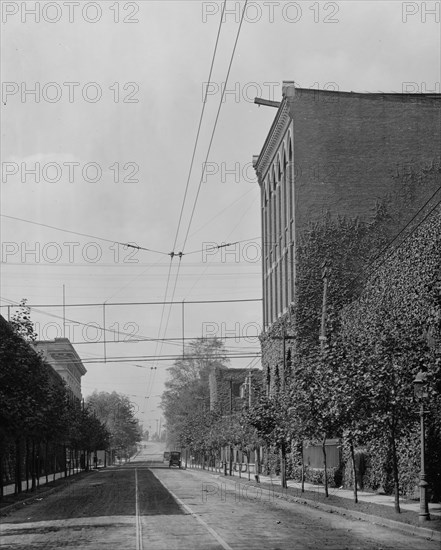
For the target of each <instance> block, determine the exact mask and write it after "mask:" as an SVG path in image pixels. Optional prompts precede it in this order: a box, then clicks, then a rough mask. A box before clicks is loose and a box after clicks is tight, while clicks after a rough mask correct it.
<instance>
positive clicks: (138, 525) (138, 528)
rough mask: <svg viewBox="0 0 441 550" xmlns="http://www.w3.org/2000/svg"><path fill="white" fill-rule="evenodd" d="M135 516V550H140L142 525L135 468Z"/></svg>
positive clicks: (136, 470) (136, 469)
mask: <svg viewBox="0 0 441 550" xmlns="http://www.w3.org/2000/svg"><path fill="white" fill-rule="evenodd" d="M135 516H136V522H135V523H136V550H142V524H141V516H140V515H139V495H138V468H135Z"/></svg>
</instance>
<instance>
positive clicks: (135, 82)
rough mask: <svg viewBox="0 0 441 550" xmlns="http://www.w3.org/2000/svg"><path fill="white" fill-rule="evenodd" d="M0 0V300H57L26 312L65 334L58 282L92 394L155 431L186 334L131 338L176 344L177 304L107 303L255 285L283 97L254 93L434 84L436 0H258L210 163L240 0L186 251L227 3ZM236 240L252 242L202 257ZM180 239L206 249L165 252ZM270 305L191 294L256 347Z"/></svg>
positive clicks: (215, 325)
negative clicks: (119, 404) (266, 160)
mask: <svg viewBox="0 0 441 550" xmlns="http://www.w3.org/2000/svg"><path fill="white" fill-rule="evenodd" d="M1 4H2V44H1V45H2V83H3V87H2V105H1V107H2V183H1V199H2V204H1V213H2V215H3V216H2V218H1V239H2V265H1V275H2V277H1V298H2V302H1V304H2V305H4V306H5V305H8V304H11V303H17V302H19V301H20V300H21V299H22V298H27V299H28V301H29V303H30V304H39V305H44V304H55V305H57V304H58V306H59V307H57V308H45V309H43V308H36V309H35V310H33V313H32V318H33V319H34V321H35V322H36V323H37V328H38V332H39V336H40V338H42V339H46V338H54V337H56V336H62V335H63V320H62V315H63V310H62V307H60V306H61V305H62V303H63V285H64V287H65V303H66V304H67V307H66V310H65V315H66V319H67V322H66V333H65V334H66V336H68V337H70V339H71V341H72V342H74V345H75V348H76V350H77V351H78V353H79V355H80V356H81V358H82V359H83V360H84V363H85V366H86V368H87V370H88V373H87V375H86V376H85V377H84V378H83V394H84V395H88V394H90V393H91V392H92V391H93V390H94V389H97V390H99V391H100V390H105V391H113V390H115V391H118V392H122V393H125V394H127V395H128V396H129V397H130V398H131V399H132V400H133V402H134V403H135V404H136V407H137V408H138V409H139V417H140V418H141V420H142V421H143V422H144V423H145V425H146V426H149V425H151V426H152V428H155V419H158V418H159V415H160V411H159V410H158V409H157V408H156V407H157V405H158V402H159V398H158V397H156V396H157V395H159V394H160V393H161V392H162V390H163V384H164V381H165V379H166V369H167V367H168V366H170V364H171V361H158V362H155V363H153V362H147V361H143V360H142V359H143V358H144V359H145V357H146V356H154V355H156V354H160V355H171V354H176V353H180V351H181V349H182V343H181V342H180V341H173V342H171V343H166V344H164V345H158V344H157V343H155V342H154V341H153V342H147V341H143V342H136V343H134V342H123V340H125V339H127V338H128V336H127V334H133V335H136V336H137V337H144V338H152V339H157V338H158V336H159V337H161V338H164V337H165V338H181V337H182V310H183V308H182V306H181V305H177V306H174V307H173V309H172V310H171V311H170V310H169V309H168V308H163V307H162V306H161V305H155V306H154V305H151V306H147V305H139V306H135V305H132V306H115V305H114V306H112V305H110V304H112V303H115V302H119V303H121V302H154V301H163V300H164V299H165V298H166V299H167V300H170V299H171V298H172V297H173V298H174V300H176V301H180V302H181V301H184V300H185V302H191V301H198V300H207V301H209V300H230V299H231V300H233V299H234V300H239V299H240V300H242V299H243V300H245V299H248V300H251V299H260V298H261V273H260V238H259V235H260V195H259V187H258V184H257V182H256V179H255V176H254V173H253V170H252V167H251V160H252V155H253V154H258V153H259V152H260V149H261V147H262V145H263V143H264V140H265V138H266V135H267V133H268V130H269V128H270V125H271V123H272V120H273V118H274V115H275V110H274V109H272V108H269V107H257V106H256V105H254V104H253V99H254V97H255V96H261V97H265V98H267V99H273V100H280V99H281V92H282V81H283V80H294V81H295V82H296V83H297V85H298V86H300V87H305V88H306V87H315V88H328V89H338V90H342V91H350V90H353V91H369V92H376V91H379V90H381V91H385V92H390V91H395V92H401V91H402V90H403V89H407V90H408V91H411V92H425V91H437V92H439V91H440V14H439V12H440V3H439V2H422V3H420V2H401V1H389V2H383V1H371V2H362V1H359V0H357V1H338V2H309V1H302V2H285V1H274V2H249V3H248V6H247V11H246V12H245V16H244V22H243V25H242V29H241V33H240V36H239V40H238V44H237V49H236V53H235V56H234V59H233V64H232V68H231V72H230V76H229V82H228V85H227V86H226V89H227V93H226V95H225V101H224V102H223V104H222V109H221V111H220V115H219V120H218V124H217V128H216V132H215V134H214V139H213V143H212V147H211V152H210V155H209V157H208V165H207V170H206V173H205V175H204V176H203V177H202V167H203V162H204V161H205V158H206V155H207V151H208V146H209V141H210V137H211V134H212V130H213V125H214V120H215V117H216V113H217V110H218V106H219V102H220V99H221V90H222V83H224V82H225V79H226V74H227V69H228V64H229V62H230V58H231V54H232V50H233V45H234V41H235V39H236V34H237V30H238V25H239V20H240V14H241V9H242V8H243V6H244V2H243V1H241V2H233V1H228V2H227V10H228V13H227V15H226V17H225V22H224V24H223V25H222V27H221V33H220V39H219V46H218V51H217V55H216V58H215V63H214V68H213V75H212V84H211V86H210V88H209V90H208V95H207V102H206V108H205V113H204V118H203V122H202V128H201V133H200V138H199V142H198V147H197V150H196V156H195V160H194V164H193V170H192V172H191V177H190V180H189V188H188V194H187V200H186V202H185V207H184V210H183V216H182V221H181V224H180V228H179V232H178V235H177V243H176V245H174V242H175V236H176V232H177V229H178V220H179V217H180V212H181V207H182V204H183V197H184V191H185V188H186V184H187V178H188V175H189V169H190V162H191V158H192V152H193V147H194V144H195V138H196V132H197V128H198V122H199V118H200V114H201V109H202V105H203V101H202V100H203V93H204V91H205V86H204V83H206V82H207V79H208V74H209V69H210V64H211V60H212V56H213V51H214V45H215V42H216V35H217V32H218V27H219V20H220V14H221V9H222V2H200V1H198V0H195V1H189V0H188V1H182V0H181V1H176V2H175V1H162V2H156V1H139V2H125V1H120V2H118V3H116V2H114V1H109V2H106V1H103V2H84V1H80V2H79V3H78V4H79V5H76V4H77V3H76V2H25V3H22V2H1ZM23 6H25V7H23ZM32 10H34V13H31V11H32ZM431 10H435V11H434V12H432V11H431ZM36 19H37V20H36ZM32 90H34V93H33V92H32ZM32 170H36V173H32ZM26 171H29V172H26ZM37 179H39V181H36V180H37ZM201 181H202V184H201V186H200V193H199V196H198V200H197V201H196V202H195V199H196V194H197V190H198V186H199V183H200V182H201ZM194 205H195V206H194ZM193 208H194V215H193V216H191V213H192V210H193ZM6 216H8V217H6ZM11 217H12V218H20V220H18V219H11ZM25 220H26V221H25ZM29 222H35V223H33V224H31V223H29ZM47 226H52V227H53V228H58V229H53V228H50V227H47ZM61 230H63V231H61ZM68 231H71V232H73V233H69V232H68ZM77 233H82V234H83V235H78V234H77ZM187 234H188V237H187V238H186V235H187ZM101 238H102V239H107V240H100V239H101ZM234 241H243V242H241V243H240V245H237V246H236V247H229V248H224V249H221V250H209V251H207V252H206V253H205V254H204V253H203V252H201V250H203V249H205V248H206V247H207V246H209V245H207V243H212V244H218V245H220V244H222V243H227V242H234ZM116 242H120V243H126V242H130V243H135V244H137V245H138V246H141V247H144V248H148V249H152V250H154V251H155V252H149V251H144V250H139V251H137V250H134V249H131V250H128V249H124V248H123V247H122V246H120V245H117V244H115V243H116ZM184 245H185V246H184ZM31 250H35V253H34V254H32V253H31V252H30V251H31ZM172 251H174V252H175V253H178V252H181V251H183V252H184V253H188V252H194V253H193V254H188V255H184V256H183V257H182V260H179V258H177V257H175V258H174V259H173V261H171V259H170V256H168V255H167V254H168V253H170V252H172ZM170 264H171V271H169V267H170ZM179 264H180V270H179V274H178V277H176V274H177V268H178V265H179ZM169 274H170V276H169ZM167 282H168V285H167ZM104 302H106V303H107V305H106V307H105V308H103V306H102V305H100V306H89V307H69V306H70V305H72V304H91V303H93V304H103V303H104ZM1 310H2V314H3V315H4V316H5V317H6V316H7V309H6V308H4V307H2V308H1ZM104 315H105V319H104V317H103V316H104ZM261 319H262V316H261V303H260V302H259V301H255V302H251V301H250V302H240V303H239V302H236V303H225V304H215V303H214V304H200V305H196V304H191V303H187V305H185V307H184V329H185V330H184V334H185V337H186V338H195V337H200V336H203V335H205V336H208V335H217V336H225V335H228V336H247V335H248V336H250V339H249V341H243V340H242V341H239V340H238V341H235V340H234V339H232V338H230V339H229V340H227V348H228V349H229V350H230V351H231V352H232V353H233V352H235V351H238V350H239V348H240V350H241V351H242V353H245V352H250V353H253V352H257V351H259V345H258V341H257V339H256V338H251V337H252V336H255V335H256V334H257V332H258V331H259V330H260V326H261ZM161 320H162V322H161ZM167 320H168V322H167ZM74 322H75V323H76V322H77V323H78V324H75V323H74ZM80 323H83V324H86V325H87V324H90V323H95V325H99V326H103V325H104V324H105V327H106V328H107V329H108V332H107V334H106V340H107V345H106V349H105V352H106V358H107V359H108V360H115V358H126V361H125V362H106V363H104V362H103V359H104V345H103V343H102V340H103V336H102V332H101V331H99V330H97V329H94V328H93V326H90V327H89V328H87V327H85V326H84V325H81V324H80ZM111 331H114V332H111ZM118 331H119V332H121V333H123V334H119V335H118V334H117V333H118ZM97 340H99V341H100V342H101V343H96V342H97ZM115 341H117V343H115ZM112 342H113V343H112ZM132 358H135V359H132ZM136 358H137V359H136ZM93 361H97V362H95V363H94V362H93ZM250 361H252V359H250V358H243V359H240V360H238V359H232V361H231V365H232V366H246V365H248V364H249V363H250ZM254 364H259V363H258V361H257V362H256V361H254V362H253V365H254ZM152 367H156V370H154V369H152ZM146 397H148V399H147V398H146Z"/></svg>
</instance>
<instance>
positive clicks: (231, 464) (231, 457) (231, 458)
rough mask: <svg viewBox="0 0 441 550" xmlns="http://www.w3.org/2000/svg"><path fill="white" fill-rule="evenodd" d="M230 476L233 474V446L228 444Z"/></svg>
mask: <svg viewBox="0 0 441 550" xmlns="http://www.w3.org/2000/svg"><path fill="white" fill-rule="evenodd" d="M229 458H230V465H229V466H230V476H231V475H233V447H232V446H231V445H230V456H229Z"/></svg>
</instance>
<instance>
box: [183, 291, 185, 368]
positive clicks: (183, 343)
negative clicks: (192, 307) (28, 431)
mask: <svg viewBox="0 0 441 550" xmlns="http://www.w3.org/2000/svg"><path fill="white" fill-rule="evenodd" d="M184 302H185V300H182V359H184V357H185V338H184V335H185V313H184Z"/></svg>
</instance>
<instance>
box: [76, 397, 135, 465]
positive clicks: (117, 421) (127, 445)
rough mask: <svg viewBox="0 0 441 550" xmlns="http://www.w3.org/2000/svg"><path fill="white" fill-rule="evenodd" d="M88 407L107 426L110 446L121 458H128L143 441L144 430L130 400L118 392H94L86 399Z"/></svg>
mask: <svg viewBox="0 0 441 550" xmlns="http://www.w3.org/2000/svg"><path fill="white" fill-rule="evenodd" d="M86 406H87V408H88V410H89V411H91V413H93V414H94V415H95V416H96V418H97V419H98V420H99V421H100V422H101V423H102V424H104V425H105V427H106V428H107V430H108V432H109V434H110V437H109V440H110V441H109V444H110V446H111V447H112V449H115V450H116V453H117V456H118V457H119V458H128V457H129V456H130V455H131V454H132V453H133V452H134V450H135V448H136V443H138V442H139V441H141V439H142V428H141V426H140V424H139V421H138V419H137V418H135V413H134V409H133V405H132V403H131V402H130V400H129V398H128V397H127V396H125V395H123V394H119V393H117V392H112V393H108V392H96V391H95V392H94V393H93V394H92V395H89V396H88V397H87V399H86Z"/></svg>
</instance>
